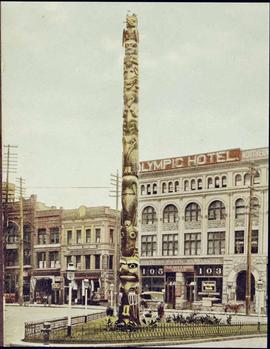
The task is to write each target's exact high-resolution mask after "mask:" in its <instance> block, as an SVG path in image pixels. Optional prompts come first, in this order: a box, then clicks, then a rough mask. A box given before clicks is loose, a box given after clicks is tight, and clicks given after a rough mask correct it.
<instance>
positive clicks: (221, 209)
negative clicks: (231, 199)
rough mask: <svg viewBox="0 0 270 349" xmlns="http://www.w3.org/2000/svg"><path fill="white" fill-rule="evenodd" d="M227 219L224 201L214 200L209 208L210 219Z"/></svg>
mask: <svg viewBox="0 0 270 349" xmlns="http://www.w3.org/2000/svg"><path fill="white" fill-rule="evenodd" d="M222 219H225V206H224V204H223V202H222V201H219V200H216V201H213V202H212V203H211V204H210V205H209V208H208V220H222Z"/></svg>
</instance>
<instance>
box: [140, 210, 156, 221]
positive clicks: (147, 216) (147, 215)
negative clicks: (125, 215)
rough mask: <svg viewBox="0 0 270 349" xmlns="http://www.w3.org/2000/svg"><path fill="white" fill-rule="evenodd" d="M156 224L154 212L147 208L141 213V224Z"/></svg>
mask: <svg viewBox="0 0 270 349" xmlns="http://www.w3.org/2000/svg"><path fill="white" fill-rule="evenodd" d="M155 222H156V210H155V209H154V208H153V207H152V206H147V207H145V208H144V209H143V211H142V224H154V223H155Z"/></svg>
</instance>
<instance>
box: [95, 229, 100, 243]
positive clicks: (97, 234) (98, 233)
mask: <svg viewBox="0 0 270 349" xmlns="http://www.w3.org/2000/svg"><path fill="white" fill-rule="evenodd" d="M96 242H97V243H99V242H100V229H99V228H98V229H96Z"/></svg>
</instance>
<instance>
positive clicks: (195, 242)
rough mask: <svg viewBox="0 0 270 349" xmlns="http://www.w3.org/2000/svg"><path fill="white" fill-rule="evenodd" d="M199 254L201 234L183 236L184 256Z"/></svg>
mask: <svg viewBox="0 0 270 349" xmlns="http://www.w3.org/2000/svg"><path fill="white" fill-rule="evenodd" d="M200 253H201V233H187V234H185V255H186V256H190V255H199V254H200Z"/></svg>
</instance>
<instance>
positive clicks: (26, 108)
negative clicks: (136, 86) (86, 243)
mask: <svg viewBox="0 0 270 349" xmlns="http://www.w3.org/2000/svg"><path fill="white" fill-rule="evenodd" d="M128 10H131V11H132V12H135V13H136V14H137V16H138V22H139V25H138V29H139V36H140V44H139V64H140V91H139V96H140V99H139V158H140V160H141V161H142V160H151V159H159V158H165V157H175V156H182V155H191V154H197V153H203V152H211V151H217V150H223V149H228V148H234V147H240V148H242V149H249V148H256V147H263V146H267V145H268V95H269V90H268V83H269V81H268V80H269V72H268V63H269V61H268V58H269V56H268V53H269V32H268V26H269V4H267V3H259V4H256V3H242V4H241V3H238V4H237V3H227V4H226V3H216V4H213V3H212V4H210V3H193V4H191V3H131V2H130V3H128V2H126V3H125V2H121V3H120V2H118V3H117V2H116V3H91V2H88V3H86V2H82V3H78V2H74V3H57V2H39V3H35V2H29V3H27V2H25V3H24V2H18V3H16V2H2V55H3V59H2V71H3V80H2V81H3V144H14V145H18V150H17V152H18V154H19V158H18V171H17V174H16V176H17V177H18V176H22V177H23V178H25V181H26V186H27V194H28V195H29V194H31V193H36V194H37V195H38V200H40V201H43V202H45V203H47V204H49V205H55V206H57V207H59V206H63V207H64V208H76V207H79V206H80V205H82V204H84V205H88V206H97V205H109V206H111V207H114V205H115V199H113V198H110V197H109V189H87V190H86V189H63V188H62V189H61V188H57V189H42V188H39V189H38V188H34V187H39V186H57V187H59V186H64V187H68V186H100V187H108V186H110V174H111V173H115V172H116V170H117V169H119V170H120V172H121V154H122V139H121V134H122V109H123V97H122V91H123V57H124V49H123V48H122V46H121V44H122V43H121V42H122V30H123V27H124V21H125V17H126V13H127V11H128ZM12 179H13V180H14V176H13V178H12Z"/></svg>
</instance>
